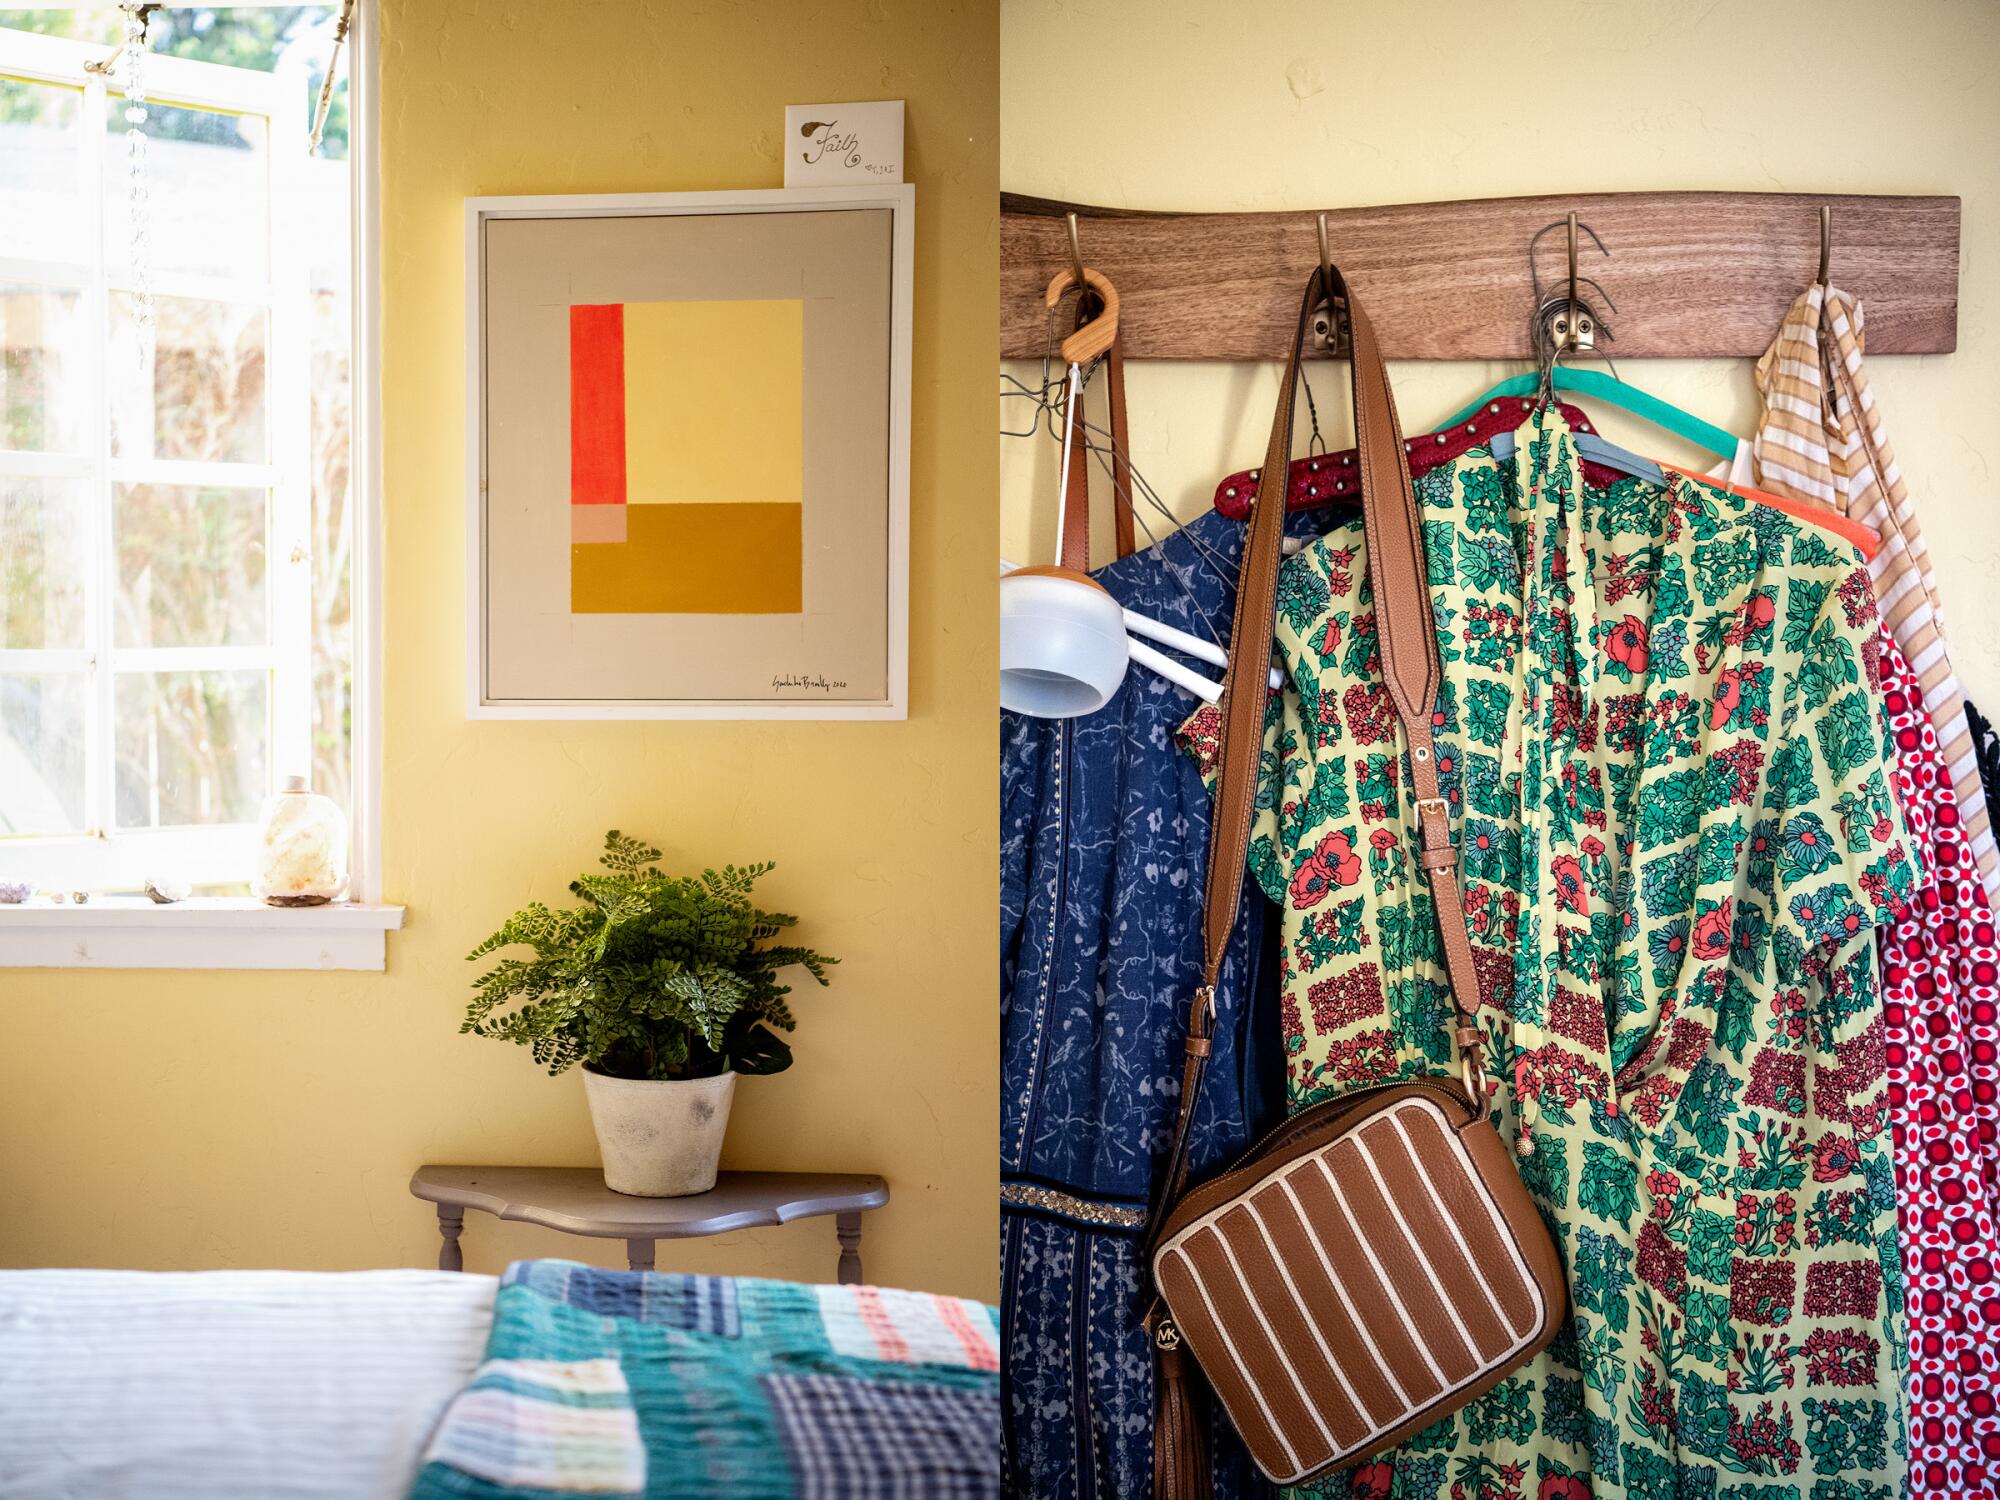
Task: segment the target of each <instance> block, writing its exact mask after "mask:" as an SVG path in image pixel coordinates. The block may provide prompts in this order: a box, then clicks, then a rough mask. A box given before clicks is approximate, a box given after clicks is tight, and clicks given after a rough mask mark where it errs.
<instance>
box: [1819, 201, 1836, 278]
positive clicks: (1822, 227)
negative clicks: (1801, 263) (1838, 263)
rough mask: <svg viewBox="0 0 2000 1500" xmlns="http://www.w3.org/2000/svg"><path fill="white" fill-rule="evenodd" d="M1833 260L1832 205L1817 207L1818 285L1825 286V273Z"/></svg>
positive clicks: (1825, 204)
mask: <svg viewBox="0 0 2000 1500" xmlns="http://www.w3.org/2000/svg"><path fill="white" fill-rule="evenodd" d="M1832 260H1833V205H1832V204H1831V203H1822V204H1821V205H1820V206H1819V284H1820V285H1821V286H1825V285H1826V272H1827V267H1828V265H1829V264H1830V263H1831V262H1832Z"/></svg>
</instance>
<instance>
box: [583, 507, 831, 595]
mask: <svg viewBox="0 0 2000 1500" xmlns="http://www.w3.org/2000/svg"><path fill="white" fill-rule="evenodd" d="M624 514H625V525H626V531H625V539H624V540H623V541H622V542H610V543H604V542H580V543H578V544H577V545H575V546H572V547H571V548H570V561H569V607H570V612H571V613H572V614H579V615H623V614H633V615H658V614H671V615H795V614H798V613H799V612H800V611H801V610H802V609H803V608H804V594H805V568H804V562H805V556H804V552H805V539H804V524H803V520H804V507H802V506H799V505H746V504H736V505H631V506H627V507H626V508H625V512H624Z"/></svg>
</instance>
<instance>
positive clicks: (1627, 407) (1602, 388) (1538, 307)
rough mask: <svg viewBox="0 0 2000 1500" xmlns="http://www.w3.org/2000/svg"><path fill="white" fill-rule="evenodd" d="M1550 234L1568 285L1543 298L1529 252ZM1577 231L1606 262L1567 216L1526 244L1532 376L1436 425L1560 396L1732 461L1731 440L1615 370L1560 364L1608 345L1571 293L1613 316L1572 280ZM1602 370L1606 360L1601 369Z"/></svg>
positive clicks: (1596, 320)
mask: <svg viewBox="0 0 2000 1500" xmlns="http://www.w3.org/2000/svg"><path fill="white" fill-rule="evenodd" d="M1556 229H1566V230H1567V236H1566V239H1567V244H1568V251H1569V266H1568V278H1567V282H1566V285H1564V286H1563V287H1562V288H1561V289H1560V292H1559V294H1558V295H1551V296H1548V297H1544V296H1543V295H1542V288H1541V279H1540V276H1539V274H1538V273H1537V268H1536V262H1535V250H1536V247H1537V246H1538V245H1539V244H1540V243H1541V241H1542V238H1543V236H1545V235H1547V234H1549V233H1550V232H1551V231H1553V230H1556ZM1579 230H1581V231H1582V232H1583V233H1584V234H1587V235H1589V236H1590V241H1591V243H1592V244H1593V245H1595V246H1596V247H1597V248H1598V250H1599V251H1600V252H1602V253H1603V255H1604V256H1605V258H1606V259H1609V258H1610V256H1611V252H1610V251H1609V250H1608V249H1606V248H1605V245H1604V241H1603V240H1601V239H1599V238H1598V234H1597V231H1596V230H1595V229H1592V228H1591V227H1590V226H1589V225H1588V224H1579V223H1578V222H1577V217H1576V214H1575V213H1574V212H1572V213H1570V214H1569V215H1568V216H1567V218H1566V219H1557V220H1555V221H1553V222H1551V223H1549V224H1545V225H1543V226H1542V228H1541V229H1539V230H1537V231H1536V233H1535V237H1534V238H1533V239H1532V240H1530V241H1529V242H1528V277H1529V283H1530V285H1531V286H1532V287H1533V289H1534V293H1535V311H1534V324H1533V336H1534V345H1535V349H1536V352H1537V354H1538V355H1539V356H1540V359H1539V362H1538V368H1537V369H1535V370H1534V371H1531V372H1529V373H1528V374H1525V375H1516V376H1512V377H1510V378H1509V379H1506V380H1503V381H1501V382H1500V383H1499V384H1498V385H1496V386H1494V387H1493V388H1492V389H1491V390H1489V391H1487V392H1486V393H1485V394H1483V395H1482V396H1480V397H1479V399H1478V400H1476V401H1473V402H1471V403H1469V404H1468V405H1467V406H1466V407H1465V409H1464V410H1462V411H1460V412H1458V413H1457V414H1455V415H1454V416H1452V417H1451V418H1450V419H1449V420H1448V421H1446V422H1443V423H1440V424H1439V425H1440V426H1441V427H1447V428H1449V427H1456V426H1458V425H1459V424H1460V423H1461V422H1466V421H1469V420H1470V419H1471V418H1472V417H1473V415H1474V414H1475V413H1477V412H1478V411H1479V409H1480V408H1481V407H1483V406H1486V405H1488V404H1490V403H1492V402H1494V401H1498V400H1502V399H1504V398H1507V397H1518V396H1530V397H1533V398H1535V399H1537V400H1544V401H1545V400H1548V399H1550V397H1551V395H1552V394H1553V393H1554V392H1558V391H1562V392H1568V393H1570V394H1572V395H1577V396H1583V397H1587V398H1591V399H1594V400H1598V401H1602V402H1604V403H1605V404H1606V405H1609V406H1616V407H1618V408H1620V409H1621V410H1623V411H1628V412H1630V413H1631V414H1632V415H1633V416H1635V417H1638V418H1640V419H1641V420H1643V421H1647V422H1650V423H1652V424H1653V425H1654V426H1655V427H1659V428H1661V429H1663V430H1665V431H1667V432H1671V433H1672V434H1674V436H1676V437H1678V438H1681V439H1683V440H1685V441H1686V442H1689V443H1692V444H1694V446H1695V447H1697V448H1700V449H1702V450H1703V451H1705V452H1708V453H1713V454H1714V455H1715V456H1716V457H1717V458H1726V459H1733V458H1735V456H1736V448H1737V439H1736V437H1735V435H1734V434H1733V433H1730V432H1727V431H1725V430H1724V429H1723V428H1720V427H1717V426H1716V425H1715V424H1714V423H1712V422H1707V421H1704V420H1702V419H1701V418H1700V417H1697V416H1695V415H1694V414H1693V413H1692V412H1688V411H1683V410H1682V409H1681V408H1680V407H1678V406H1674V405H1672V404H1671V403H1669V402H1666V401H1662V400H1661V399H1660V398H1659V397H1658V396H1655V395H1652V394H1650V393H1649V392H1646V391H1643V390H1640V389H1639V387H1637V386H1635V385H1631V384H1629V383H1627V382H1626V381H1624V380H1621V379H1619V378H1618V377H1617V367H1616V366H1613V367H1612V373H1611V374H1609V375H1607V374H1605V373H1604V372H1603V371H1601V370H1578V369H1572V368H1570V367H1569V366H1567V365H1565V364H1563V362H1562V360H1563V356H1564V355H1565V354H1571V353H1576V352H1582V351H1590V350H1593V349H1595V347H1596V340H1597V338H1598V337H1599V336H1600V335H1601V336H1602V337H1604V338H1605V339H1606V340H1609V339H1610V337H1611V331H1610V330H1609V329H1608V328H1606V327H1605V326H1604V320H1603V319H1602V318H1601V317H1599V316H1598V315H1597V313H1596V311H1595V309H1593V308H1592V306H1591V304H1590V303H1589V301H1588V300H1587V299H1585V298H1584V297H1583V296H1582V294H1581V293H1580V292H1579V291H1578V287H1579V286H1587V287H1590V288H1591V289H1592V290H1594V291H1595V292H1596V293H1597V294H1598V296H1600V297H1602V298H1603V299H1604V303H1605V305H1606V306H1607V307H1610V308H1611V310H1612V311H1613V312H1616V311H1617V307H1616V305H1615V304H1613V303H1612V301H1611V298H1610V295H1609V294H1608V293H1606V292H1605V290H1604V288H1603V287H1601V286H1599V285H1598V284H1597V283H1596V282H1595V281H1594V280H1592V279H1591V278H1589V277H1587V276H1581V275H1579V274H1578V272H1577V233H1578V231H1579ZM1609 362H1610V361H1609V359H1608V357H1607V359H1606V363H1607V364H1608V363H1609ZM1579 451H1581V449H1580V447H1579Z"/></svg>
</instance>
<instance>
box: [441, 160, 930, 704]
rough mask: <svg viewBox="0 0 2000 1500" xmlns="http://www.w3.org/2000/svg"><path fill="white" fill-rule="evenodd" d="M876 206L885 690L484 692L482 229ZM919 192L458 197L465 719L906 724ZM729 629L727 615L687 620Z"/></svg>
mask: <svg viewBox="0 0 2000 1500" xmlns="http://www.w3.org/2000/svg"><path fill="white" fill-rule="evenodd" d="M844 209H879V210H887V211H888V212H889V214H890V216H891V217H890V236H889V241H890V245H889V267H888V271H889V276H890V288H889V299H888V305H889V340H888V350H887V363H888V369H887V392H888V414H887V416H888V420H887V425H886V430H887V434H888V454H887V464H886V473H887V494H886V496H885V505H886V510H885V514H886V525H887V562H888V568H887V594H888V597H887V601H886V612H885V619H886V641H885V647H886V673H885V674H884V681H885V684H886V691H885V693H884V694H883V695H882V696H881V697H880V698H879V699H876V698H870V699H868V700H866V701H855V700H852V699H846V700H837V701H829V700H826V699H820V698H813V697H803V698H799V699H796V700H778V699H775V698H773V699H771V700H762V699H747V698H746V699H737V698H731V699H726V700H724V699H713V698H710V699H699V698H689V699H655V698H604V697H593V698H590V699H587V700H586V699H564V698H557V697H535V698H522V697H513V696H505V695H500V694H496V693H494V692H492V691H490V690H489V685H490V682H491V667H492V662H491V657H490V651H489V640H488V625H489V621H490V618H491V616H490V611H491V609H492V607H493V601H492V600H491V598H490V597H489V594H490V590H489V575H488V546H487V542H488V533H489V523H490V517H489V514H488V505H487V501H488V496H489V493H490V486H489V468H488V451H489V424H488V409H487V396H488V381H487V353H488V349H489V339H488V328H487V316H488V284H487V273H488V256H487V242H488V232H487V231H488V228H489V226H491V225H493V224H494V223H496V222H498V221H505V220H523V219H529V220H533V219H543V220H546V219H605V218H630V217H660V216H684V215H704V216H715V215H736V214H787V213H807V212H825V211H828V210H844ZM915 229H916V189H915V187H914V185H912V184H909V183H895V184H867V185H857V186H841V187H811V188H759V189H744V190H737V191H726V192H704V193H578V194H548V195H534V196H511V197H480V198H468V199H466V200H465V319H466V376H465V378H466V454H465V466H466V540H465V547H466V552H465V556H466V575H465V577H466V685H467V702H466V713H467V716H468V717H469V718H471V719H476V720H569V719H630V720H671V719H687V720H731V719H746V720H788V719H790V720H884V719H890V720H894V719H906V718H908V717H909V556H910V515H909V491H910V360H911V307H912V277H913V273H914V260H915ZM684 618H689V619H694V618H699V619H703V620H715V621H717V622H719V623H718V624H717V626H716V628H718V629H724V628H728V624H727V622H728V621H729V620H730V619H731V618H732V617H730V616H699V617H695V616H688V617H684Z"/></svg>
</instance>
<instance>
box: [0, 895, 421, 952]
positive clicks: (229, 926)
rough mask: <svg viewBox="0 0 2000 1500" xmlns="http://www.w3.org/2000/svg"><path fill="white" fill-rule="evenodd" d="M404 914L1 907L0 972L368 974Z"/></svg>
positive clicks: (245, 906)
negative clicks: (354, 971) (294, 971)
mask: <svg viewBox="0 0 2000 1500" xmlns="http://www.w3.org/2000/svg"><path fill="white" fill-rule="evenodd" d="M402 925H403V908H402V907H400V906H363V905H354V904H350V903H348V902H344V901H343V902H337V903H335V904H333V905H330V906H306V907H282V906H265V905H264V904H263V903H262V902H259V901H253V900H250V899H249V898H248V897H197V898H196V899H194V900H190V901H178V902H175V903H174V904H172V905H170V906H160V905H157V904H155V903H154V902H152V901H148V900H147V899H146V898H145V897H143V896H100V897H98V898H96V899H95V900H93V901H91V902H89V903H87V904H86V905H83V906H69V905H61V906H58V905H56V904H54V903H53V902H51V901H49V900H48V898H47V897H39V898H37V899H36V900H33V901H30V902H27V903H24V904H23V905H20V906H0V968H8V969H30V968H40V969H373V970H380V969H381V968H382V967H383V966H384V963H385V961H386V957H387V949H388V934H389V932H390V931H392V930H393V929H395V928H399V927H401V926H402Z"/></svg>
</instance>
